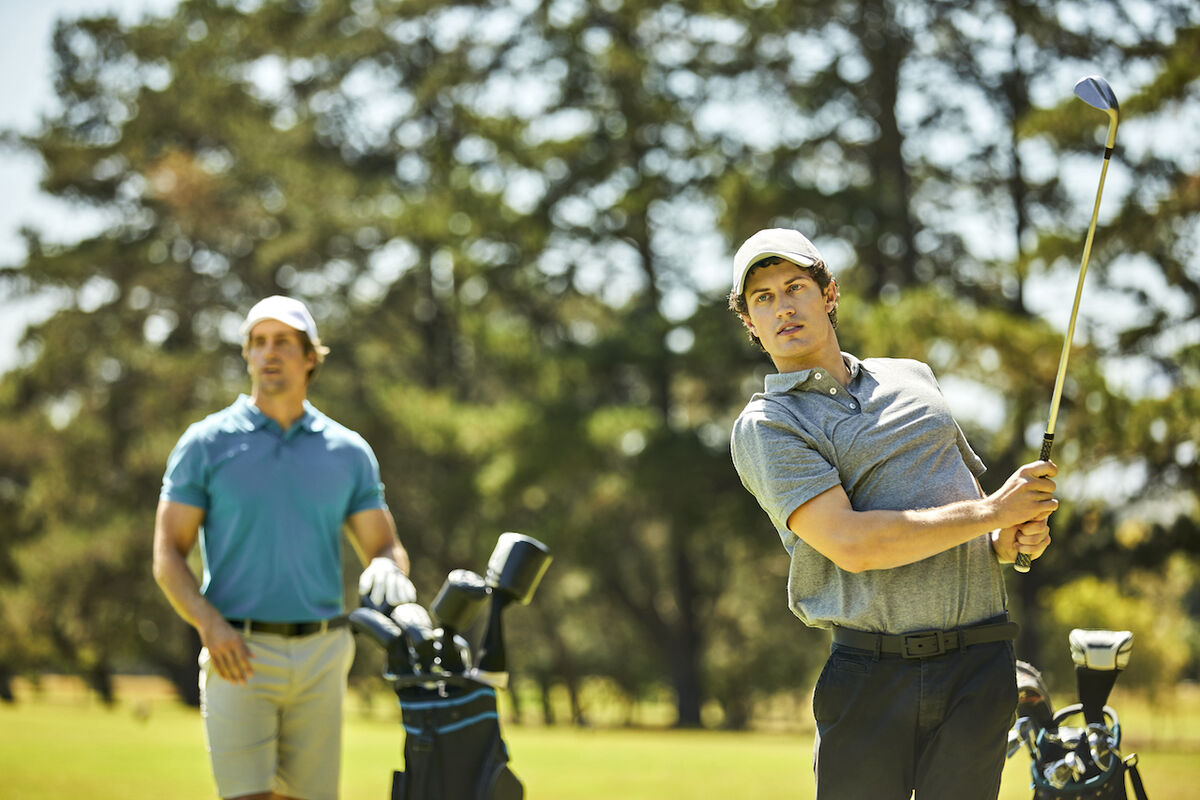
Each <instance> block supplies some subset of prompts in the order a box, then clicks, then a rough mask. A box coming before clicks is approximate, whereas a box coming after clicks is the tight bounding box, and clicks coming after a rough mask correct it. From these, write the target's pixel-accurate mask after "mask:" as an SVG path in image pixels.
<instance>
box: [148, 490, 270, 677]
mask: <svg viewBox="0 0 1200 800" xmlns="http://www.w3.org/2000/svg"><path fill="white" fill-rule="evenodd" d="M203 522H204V509H201V508H196V507H195V506H189V505H185V504H183V503H173V502H171V501H170V500H160V501H159V503H158V511H157V513H156V514H155V519H154V580H156V581H157V582H158V586H159V588H160V589H162V592H163V594H164V595H166V597H167V600H169V601H170V603H171V605H172V606H173V607H174V609H175V612H176V613H177V614H179V616H180V617H182V618H183V619H184V621H186V622H187V623H188V624H190V625H191V626H192V627H194V628H195V629H196V630H197V631H199V632H200V641H201V642H203V644H204V646H205V647H207V648H208V654H209V657H210V658H211V659H212V664H213V667H214V668H215V669H216V671H217V674H218V675H220V676H221V677H222V678H224V679H225V680H228V681H232V682H234V683H245V681H246V678H248V677H250V675H252V674H253V673H254V669H253V668H252V667H251V665H250V659H251V658H252V656H251V653H250V649H249V648H248V647H247V646H246V642H245V640H243V639H242V637H241V635H240V634H238V632H237V631H236V630H234V628H233V626H231V625H230V624H229V623H228V622H226V621H225V620H224V619H223V618H222V617H221V614H220V613H219V612H218V611H217V609H215V608H214V607H213V606H212V604H211V603H209V602H208V601H207V600H206V599H204V595H202V594H200V584H199V583H198V582H197V581H196V576H195V575H194V574H193V573H192V570H191V568H190V567H189V566H188V563H187V557H188V554H189V553H190V552H192V548H193V547H195V546H196V540H197V539H198V538H199V535H200V525H201V524H202V523H203Z"/></svg>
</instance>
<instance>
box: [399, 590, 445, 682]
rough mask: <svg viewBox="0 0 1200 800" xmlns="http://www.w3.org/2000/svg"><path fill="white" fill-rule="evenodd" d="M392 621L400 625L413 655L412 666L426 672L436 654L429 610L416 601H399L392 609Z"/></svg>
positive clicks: (428, 670)
mask: <svg viewBox="0 0 1200 800" xmlns="http://www.w3.org/2000/svg"><path fill="white" fill-rule="evenodd" d="M392 621H393V622H395V623H396V624H397V625H399V626H400V630H402V631H403V632H404V638H405V639H406V640H407V641H408V646H409V647H411V648H412V651H413V654H414V656H415V662H414V664H413V666H414V668H416V669H419V670H420V671H421V672H425V673H428V672H430V669H431V668H432V667H433V659H434V657H435V656H436V653H435V646H436V637H435V636H434V633H433V620H431V619H430V618H429V612H428V611H426V610H425V609H424V607H422V606H421V605H420V604H418V603H401V604H400V605H398V606H396V607H395V608H394V609H392Z"/></svg>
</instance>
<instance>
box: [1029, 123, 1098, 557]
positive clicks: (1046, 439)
mask: <svg viewBox="0 0 1200 800" xmlns="http://www.w3.org/2000/svg"><path fill="white" fill-rule="evenodd" d="M1116 133H1117V122H1116V120H1115V119H1114V120H1113V121H1112V122H1111V123H1109V128H1108V140H1107V143H1106V146H1105V148H1104V164H1103V166H1101V168H1100V183H1099V185H1098V186H1097V187H1096V202H1095V203H1094V204H1093V205H1092V221H1091V223H1090V224H1089V225H1088V232H1087V239H1086V240H1085V241H1084V243H1083V259H1082V261H1081V262H1080V264H1079V279H1078V280H1077V281H1076V282H1075V302H1073V303H1072V304H1071V318H1070V320H1068V321H1067V335H1066V336H1065V337H1064V338H1063V346H1062V354H1061V355H1059V357H1058V375H1056V376H1055V378H1054V394H1052V395H1051V396H1050V416H1049V417H1048V418H1047V420H1046V433H1045V434H1044V435H1043V436H1042V452H1041V454H1040V460H1042V461H1049V460H1050V451H1051V450H1052V449H1053V448H1054V426H1055V425H1056V424H1057V423H1058V407H1059V404H1060V403H1061V402H1062V390H1063V383H1064V382H1065V381H1066V379H1067V361H1068V360H1069V359H1070V358H1071V342H1072V340H1073V339H1074V338H1075V320H1076V319H1077V318H1078V316H1079V301H1080V300H1081V299H1082V298H1083V280H1084V278H1085V277H1086V276H1087V268H1088V260H1089V259H1090V258H1091V255H1092V240H1093V239H1095V238H1096V221H1097V220H1098V219H1099V218H1100V198H1101V197H1102V196H1103V194H1104V178H1105V177H1106V176H1107V175H1108V164H1109V162H1110V161H1111V159H1112V154H1113V142H1114V141H1115V140H1116ZM1031 564H1032V560H1031V559H1030V558H1029V554H1028V553H1017V561H1016V563H1015V564H1014V565H1013V568H1014V569H1016V571H1017V572H1029V568H1030V566H1031Z"/></svg>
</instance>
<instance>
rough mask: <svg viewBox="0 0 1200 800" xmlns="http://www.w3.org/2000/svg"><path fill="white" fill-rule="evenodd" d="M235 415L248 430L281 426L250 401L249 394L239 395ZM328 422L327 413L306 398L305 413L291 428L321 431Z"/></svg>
mask: <svg viewBox="0 0 1200 800" xmlns="http://www.w3.org/2000/svg"><path fill="white" fill-rule="evenodd" d="M233 416H234V419H235V420H236V421H237V423H238V427H239V428H241V429H242V430H244V431H247V432H250V431H257V430H261V429H262V428H266V427H268V426H274V427H275V428H278V427H279V425H278V424H276V422H275V420H273V419H271V418H270V417H268V416H267V415H266V414H264V413H263V412H262V411H261V410H260V409H259V407H258V406H256V405H254V403H252V402H251V401H250V396H249V395H247V394H240V395H238V399H237V402H235V403H234V404H233ZM326 424H327V422H326V419H325V415H324V414H322V413H321V412H320V411H318V410H317V408H316V406H314V405H313V404H312V403H310V402H308V401H307V400H305V401H304V414H303V416H301V417H300V419H298V420H296V421H295V422H294V423H293V424H292V428H291V429H293V430H300V431H304V432H306V433H319V432H321V431H323V430H325V427H326Z"/></svg>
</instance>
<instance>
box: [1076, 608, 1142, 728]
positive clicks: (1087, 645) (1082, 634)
mask: <svg viewBox="0 0 1200 800" xmlns="http://www.w3.org/2000/svg"><path fill="white" fill-rule="evenodd" d="M1070 642H1071V660H1072V661H1073V662H1074V663H1075V683H1076V686H1077V688H1078V692H1079V703H1080V705H1082V706H1083V718H1084V720H1085V721H1086V722H1087V723H1088V725H1089V726H1090V725H1103V724H1104V704H1105V703H1106V702H1108V695H1109V694H1110V693H1111V692H1112V688H1113V685H1114V684H1115V683H1116V682H1117V677H1118V676H1119V675H1120V674H1121V670H1123V669H1125V667H1126V665H1128V664H1129V656H1130V653H1131V652H1132V651H1133V634H1132V633H1131V632H1129V631H1091V630H1082V629H1080V628H1076V629H1075V630H1073V631H1071V634H1070Z"/></svg>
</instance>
